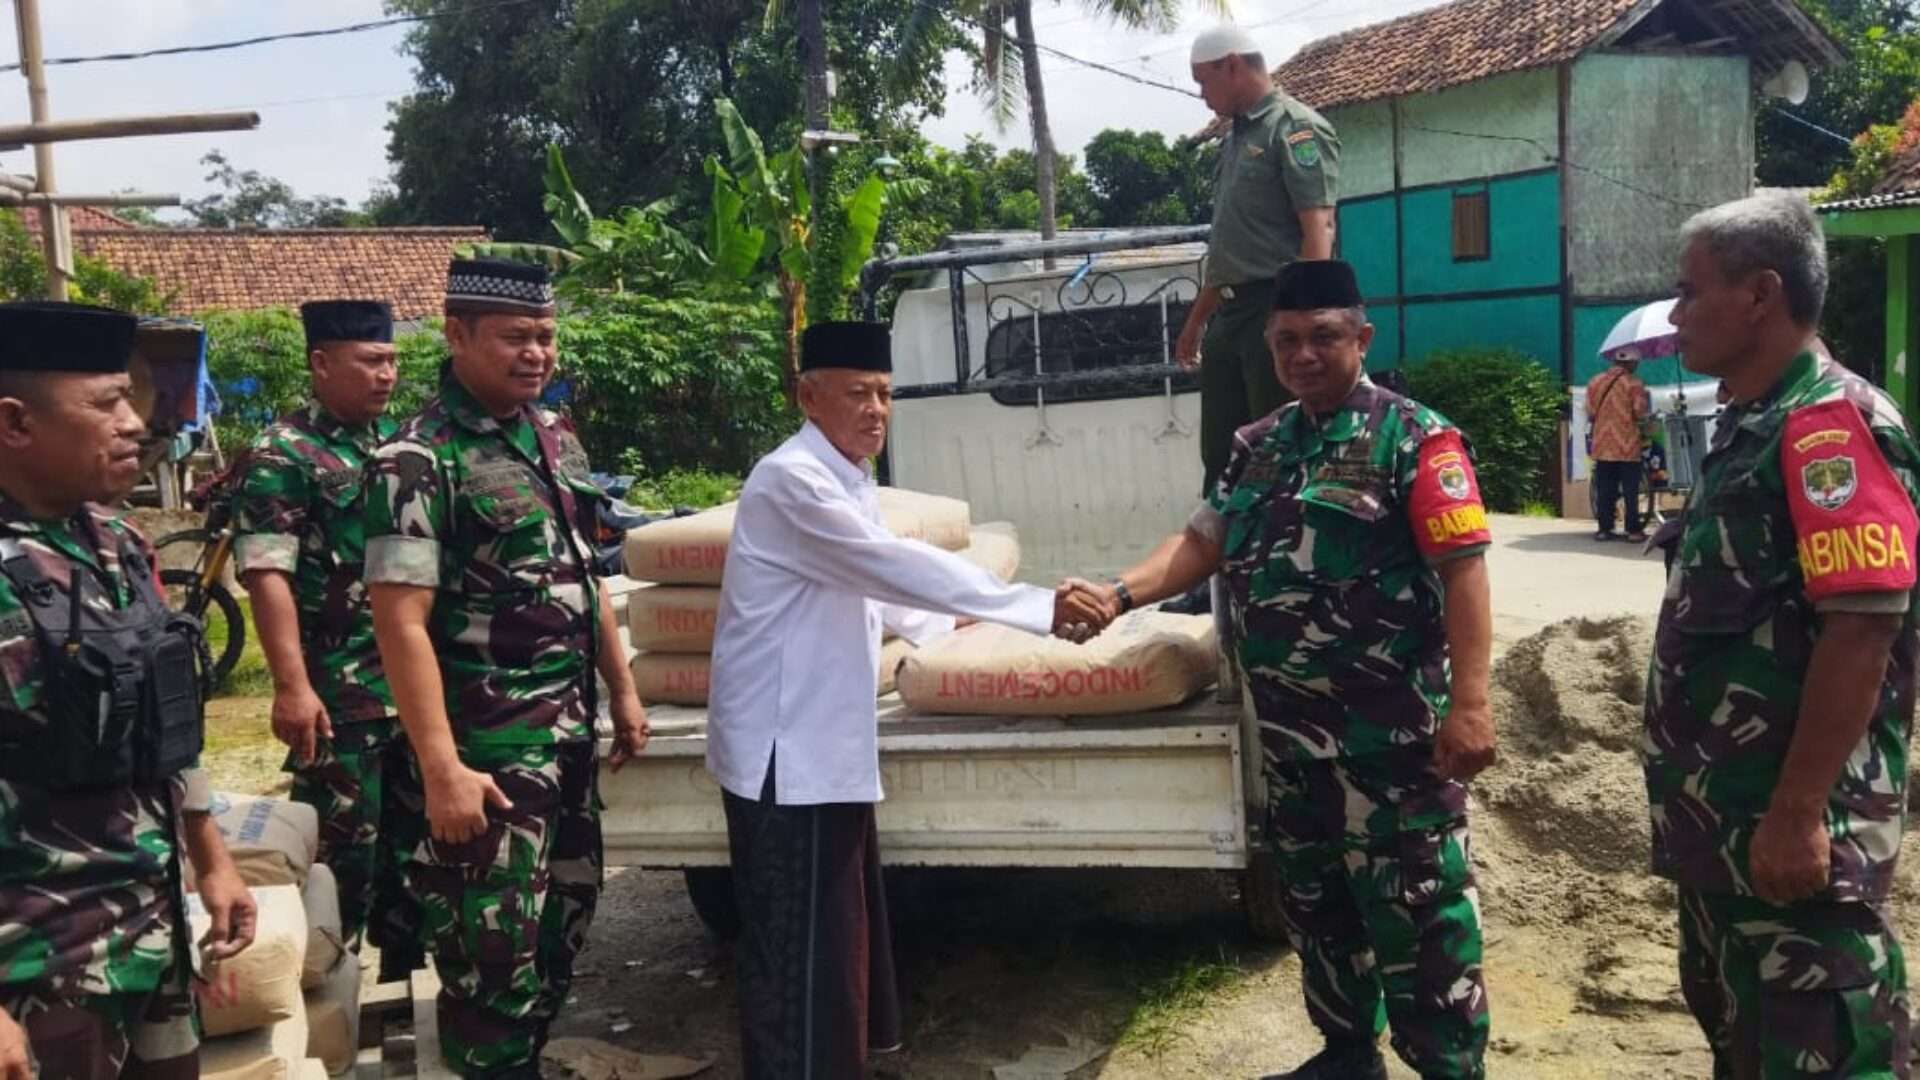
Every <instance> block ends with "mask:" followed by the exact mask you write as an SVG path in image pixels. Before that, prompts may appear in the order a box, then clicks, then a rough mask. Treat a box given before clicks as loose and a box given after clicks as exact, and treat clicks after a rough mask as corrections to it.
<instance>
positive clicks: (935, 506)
mask: <svg viewBox="0 0 1920 1080" xmlns="http://www.w3.org/2000/svg"><path fill="white" fill-rule="evenodd" d="M879 494H880V519H881V520H882V521H883V522H885V523H886V526H887V531H888V532H891V533H893V535H895V536H899V537H904V538H906V539H908V540H925V541H926V542H927V543H929V544H932V545H933V546H934V547H938V548H946V549H947V550H948V551H959V550H960V549H961V548H964V547H966V546H967V530H968V529H969V528H971V527H972V525H973V510H972V509H971V508H970V507H968V506H967V504H966V503H964V502H961V501H960V500H959V499H949V498H947V497H946V496H944V495H928V494H925V493H923V492H918V491H908V490H907V489H905V488H896V487H883V488H881V489H879Z"/></svg>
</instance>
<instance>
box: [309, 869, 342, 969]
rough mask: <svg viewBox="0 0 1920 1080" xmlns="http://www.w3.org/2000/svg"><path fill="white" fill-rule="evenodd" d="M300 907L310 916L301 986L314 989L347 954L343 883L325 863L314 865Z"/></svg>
mask: <svg viewBox="0 0 1920 1080" xmlns="http://www.w3.org/2000/svg"><path fill="white" fill-rule="evenodd" d="M300 906H301V907H303V908H305V909H306V913H307V955H306V959H305V961H304V962H303V963H302V964H301V967H300V987H301V989H303V990H311V989H313V988H314V987H316V986H319V985H320V984H322V983H324V982H326V981H327V974H328V973H329V972H331V971H332V970H333V968H334V965H336V964H338V963H339V962H340V958H341V957H343V956H345V955H347V941H346V935H345V934H344V933H343V932H342V925H341V922H340V884H339V882H338V881H336V880H335V879H334V876H333V869H332V868H331V867H329V866H328V865H327V864H326V863H314V864H313V869H312V870H309V871H308V872H307V885H306V888H304V889H301V890H300Z"/></svg>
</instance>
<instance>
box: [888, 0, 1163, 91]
mask: <svg viewBox="0 0 1920 1080" xmlns="http://www.w3.org/2000/svg"><path fill="white" fill-rule="evenodd" d="M914 3H915V4H917V5H919V6H920V7H923V8H926V9H927V10H928V11H931V12H934V13H935V14H937V15H944V16H946V17H948V18H951V19H953V20H955V21H957V22H962V23H965V24H967V25H968V26H971V27H973V28H974V29H976V30H978V31H980V32H981V33H990V34H999V35H1000V36H1001V38H1002V39H1003V40H1004V41H1005V43H1006V44H1008V45H1011V46H1013V47H1014V48H1015V50H1018V49H1019V47H1020V40H1019V38H1018V36H1017V35H1014V34H1010V33H1008V32H1007V30H1006V28H1005V26H1004V25H1003V26H989V25H988V24H986V23H983V22H981V21H980V20H978V19H974V18H971V17H969V16H966V15H961V14H959V13H958V12H954V11H947V10H945V9H943V8H941V7H940V6H939V5H937V4H934V3H932V2H931V0H914ZM1033 47H1034V49H1035V50H1036V51H1038V52H1043V53H1046V54H1048V55H1049V56H1057V57H1059V58H1060V59H1062V60H1065V61H1067V62H1068V63H1070V64H1078V65H1079V66H1081V67H1084V68H1090V69H1092V70H1094V71H1104V72H1106V73H1107V74H1109V75H1114V76H1118V77H1119V78H1122V79H1125V80H1127V81H1128V82H1131V83H1138V84H1140V85H1141V86H1151V87H1153V88H1154V89H1155V90H1165V91H1167V92H1169V93H1174V94H1179V95H1180V96H1181V97H1188V98H1198V97H1199V96H1200V95H1199V93H1198V92H1196V91H1193V90H1189V89H1187V88H1186V87H1184V86H1175V85H1173V84H1172V83H1165V82H1161V81H1159V80H1158V79H1149V78H1145V77H1143V76H1140V75H1135V74H1134V73H1133V72H1131V71H1122V70H1120V69H1119V68H1117V67H1113V66H1112V65H1110V64H1103V63H1101V62H1099V61H1098V60H1088V59H1086V58H1085V57H1080V56H1075V55H1073V54H1072V53H1070V52H1062V51H1061V50H1059V49H1056V48H1054V47H1053V46H1051V45H1043V44H1041V43H1040V42H1038V41H1036V42H1034V43H1033Z"/></svg>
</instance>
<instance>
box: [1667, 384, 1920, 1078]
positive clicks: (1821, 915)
mask: <svg viewBox="0 0 1920 1080" xmlns="http://www.w3.org/2000/svg"><path fill="white" fill-rule="evenodd" d="M1917 463H1920V452H1917V451H1916V449H1915V447H1914V443H1913V441H1912V439H1911V438H1910V437H1909V436H1908V434H1907V431H1906V427H1905V424H1904V422H1903V421H1902V420H1901V417H1900V414H1899V411H1898V410H1897V409H1896V408H1895V407H1894V405H1893V404H1892V402H1890V401H1889V400H1888V399H1887V398H1886V397H1885V396H1884V395H1882V394H1881V393H1880V392H1879V391H1877V390H1875V389H1874V388H1873V387H1872V386H1870V385H1868V384H1867V383H1866V382H1865V381H1864V380H1862V379H1861V378H1859V377H1858V376H1856V375H1853V374H1852V373H1850V372H1848V371H1846V370H1845V369H1844V368H1841V367H1839V366H1838V365H1836V364H1834V363H1832V362H1830V361H1823V360H1819V359H1817V358H1816V357H1814V356H1813V355H1811V354H1805V355H1802V356H1801V357H1799V358H1798V359H1797V360H1795V361H1794V363H1793V365H1792V366H1791V367H1790V368H1789V369H1788V370H1787V373H1786V375H1785V377H1784V378H1783V379H1782V381H1781V383H1780V384H1779V385H1778V386H1777V387H1775V388H1774V390H1773V391H1772V392H1770V393H1769V394H1767V395H1766V396H1765V397H1763V398H1760V399H1759V400H1757V401H1754V402H1752V403H1749V404H1746V405H1730V406H1728V408H1727V411H1726V413H1725V414H1724V415H1723V416H1722V418H1721V421H1720V425H1719V428H1718V430H1717V432H1716V434H1715V437H1714V443H1713V447H1712V450H1711V452H1710V453H1709V454H1708V456H1707V458H1706V461H1705V463H1704V465H1703V468H1702V474H1701V479H1700V483H1699V486H1698V487H1696V488H1695V489H1694V492H1693V495H1692V497H1691V499H1690V500H1689V502H1688V507H1687V511H1686V515H1685V517H1684V518H1683V519H1682V522H1681V524H1680V526H1679V527H1678V528H1679V548H1678V552H1677V561H1676V563H1675V570H1674V572H1673V574H1672V575H1671V576H1670V577H1669V579H1668V582H1667V594H1666V599H1665V601H1664V603H1663V604H1662V606H1661V610H1660V626H1659V631H1658V635H1657V637H1656V639H1655V650H1654V659H1653V665H1652V674H1651V675H1650V677H1649V681H1648V690H1647V714H1646V715H1647V732H1646V744H1645V756H1646V773H1647V791H1648V798H1649V802H1650V804H1651V807H1652V816H1653V867H1654V871H1655V873H1658V874H1660V875H1662V876H1664V877H1668V878H1671V879H1673V880H1674V881H1675V882H1677V883H1678V884H1679V886H1680V894H1681V914H1680V930H1681V956H1680V970H1681V978H1682V984H1683V987H1684V989H1685V991H1686V996H1687V1001H1688V1003H1689V1005H1690V1006H1691V1008H1692V1010H1693V1013H1694V1015H1695V1017H1696V1019H1698V1020H1699V1022H1700V1025H1701V1027H1702V1029H1703V1030H1704V1031H1705V1032H1706V1034H1707V1037H1708V1041H1709V1042H1710V1043H1711V1044H1712V1046H1713V1049H1714V1055H1715V1075H1716V1076H1728V1077H1730V1076H1743V1077H1744V1076H1768V1077H1772V1076H1787V1075H1801V1074H1803V1073H1819V1074H1821V1075H1836V1076H1898V1077H1905V1076H1906V1075H1907V1063H1906V1050H1905V1048H1906V1045H1907V1038H1906V1033H1907V1026H1908V1020H1907V1008H1906V974H1905V964H1904V961H1903V959H1902V956H1901V951H1900V943H1899V941H1898V939H1897V938H1896V937H1895V935H1894V933H1893V931H1892V929H1891V928H1890V926H1889V925H1888V922H1887V910H1886V903H1887V896H1888V892H1889V889H1890V887H1891V884H1892V880H1893V870H1894V860H1895V857H1896V856H1897V855H1898V853H1899V849H1900V834H1901V827H1902V820H1901V818H1902V811H1903V809H1904V807H1905V805H1906V777H1907V738H1908V735H1909V731H1910V728H1911V724H1912V715H1913V707H1914V653H1915V635H1914V613H1913V603H1912V596H1913V586H1914V580H1915V577H1914V564H1913V559H1914V557H1915V552H1914V542H1915V536H1914V523H1915V516H1914V509H1913V500H1914V494H1915V467H1916V464H1917ZM1828 611H1864V612H1880V613H1886V614H1893V613H1901V617H1902V628H1901V632H1900V634H1899V636H1898V638H1897V640H1896V642H1895V645H1894V647H1893V651H1892V656H1891V658H1890V660H1889V662H1888V665H1887V672H1886V678H1885V680H1884V681H1883V682H1882V684H1881V687H1880V700H1879V705H1878V706H1877V707H1876V709H1875V711H1874V715H1873V718H1872V722H1871V725H1870V726H1869V728H1868V730H1867V733H1866V736H1865V737H1864V738H1863V739H1862V740H1861V742H1860V744H1859V745H1858V746H1857V747H1856V748H1855V749H1854V752H1853V754H1852V756H1851V757H1850V758H1849V759H1848V761H1847V764H1846V767H1845V770H1844V771H1843V772H1842V774H1841V777H1840V781H1839V783H1838V784H1836V785H1835V787H1834V789H1833V792H1832V794H1831V795H1830V797H1829V800H1828V807H1827V815H1826V825H1827V830H1828V833H1829V834H1830V837H1831V843H1832V850H1831V858H1832V876H1831V880H1830V884H1829V886H1828V888H1827V889H1826V890H1825V891H1824V892H1822V893H1820V894H1818V895H1817V896H1815V897H1813V898H1811V899H1809V900H1806V901H1802V902H1798V903H1794V904H1790V905H1787V906H1784V907H1781V906H1776V905H1772V904H1768V903H1766V902H1764V901H1761V900H1759V899H1757V898H1756V897H1755V895H1754V889H1753V884H1752V881H1751V879H1750V877H1749V861H1748V860H1749V852H1750V848H1751V845H1752V841H1753V835H1754V831H1755V829H1756V828H1757V827H1758V826H1759V824H1760V820H1761V817H1762V815H1763V814H1764V813H1765V812H1766V809H1767V806H1768V804H1769V802H1770V800H1771V798H1772V795H1773V790H1774V787H1775V785H1776V784H1777V783H1778V782H1779V779H1780V774H1781V770H1782V767H1783V765H1784V763H1785V760H1786V756H1787V749H1788V746H1789V745H1790V743H1791V741H1792V739H1793V734H1794V729H1795V726H1796V725H1797V722H1798V720H1799V715H1800V709H1801V692H1802V688H1803V686H1804V682H1805V678H1806V672H1807V666H1808V663H1809V661H1810V660H1811V658H1812V653H1813V646H1814V641H1815V640H1816V638H1817V637H1818V635H1819V615H1820V613H1822V612H1828Z"/></svg>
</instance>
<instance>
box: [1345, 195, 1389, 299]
mask: <svg viewBox="0 0 1920 1080" xmlns="http://www.w3.org/2000/svg"><path fill="white" fill-rule="evenodd" d="M1398 227H1399V225H1398V222H1397V221H1395V218H1394V213H1393V197H1392V196H1391V195H1389V196H1387V197H1385V198H1376V199H1362V200H1359V201H1357V202H1343V203H1341V204H1340V228H1339V231H1338V235H1339V237H1340V257H1341V258H1343V259H1345V260H1347V261H1348V262H1350V263H1352V264H1353V272H1354V274H1355V276H1357V277H1358V278H1359V279H1360V293H1361V295H1363V296H1371V297H1385V296H1394V295H1397V293H1398V290H1399V284H1398V282H1399V276H1398V274H1397V273H1396V272H1395V266H1396V263H1397V262H1398V260H1399V251H1398V245H1397V243H1396V238H1395V230H1396V229H1397V228H1398Z"/></svg>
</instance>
